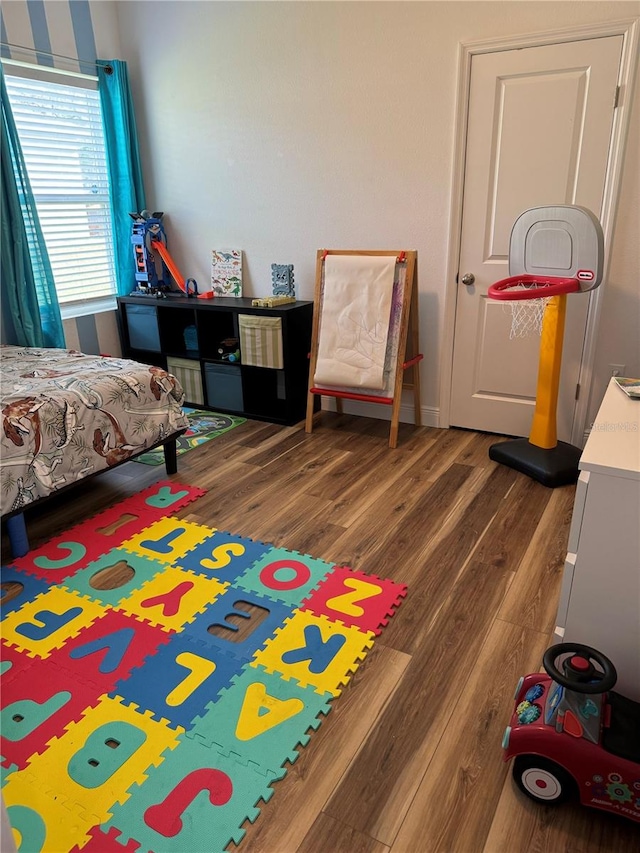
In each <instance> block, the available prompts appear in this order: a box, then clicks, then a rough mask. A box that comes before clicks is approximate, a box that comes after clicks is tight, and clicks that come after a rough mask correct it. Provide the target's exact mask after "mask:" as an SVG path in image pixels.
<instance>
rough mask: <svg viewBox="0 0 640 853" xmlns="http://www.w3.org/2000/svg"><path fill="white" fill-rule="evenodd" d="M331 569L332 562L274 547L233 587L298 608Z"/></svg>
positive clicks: (241, 576)
mask: <svg viewBox="0 0 640 853" xmlns="http://www.w3.org/2000/svg"><path fill="white" fill-rule="evenodd" d="M332 571H333V564H332V563H327V562H325V561H324V560H318V559H316V558H315V557H309V556H308V555H307V554H299V553H298V552H297V551H287V550H286V549H285V548H272V549H271V551H268V552H267V553H266V554H264V556H262V557H261V558H260V559H259V560H256V562H255V563H254V564H253V565H252V566H250V567H249V568H248V569H247V570H246V571H245V572H244V573H243V574H242V575H240V577H239V578H238V579H237V580H236V581H235V582H234V586H236V587H238V588H240V589H246V590H248V591H249V592H256V593H258V594H259V595H263V596H267V597H268V598H271V599H273V600H274V601H282V602H283V603H284V604H288V605H289V606H291V607H296V606H297V605H299V604H300V603H301V602H302V601H304V599H305V598H306V597H307V596H308V595H309V593H310V592H311V591H312V590H313V589H315V588H316V587H317V586H318V584H319V583H320V581H321V580H322V579H323V578H325V577H326V576H327V575H328V574H329V573H330V572H332Z"/></svg>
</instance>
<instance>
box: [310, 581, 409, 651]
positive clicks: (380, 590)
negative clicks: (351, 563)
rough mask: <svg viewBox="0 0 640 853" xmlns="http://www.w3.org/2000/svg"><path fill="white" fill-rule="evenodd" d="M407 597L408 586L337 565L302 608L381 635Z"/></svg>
mask: <svg viewBox="0 0 640 853" xmlns="http://www.w3.org/2000/svg"><path fill="white" fill-rule="evenodd" d="M406 594H407V586H406V584H401V583H396V582H395V581H392V580H385V579H382V578H379V577H377V576H376V575H368V574H365V573H364V572H358V571H353V570H352V569H349V568H347V567H345V566H336V567H335V568H334V570H333V572H332V573H331V574H330V575H327V577H325V578H324V579H323V580H322V581H321V582H320V584H319V585H318V588H317V589H316V590H314V591H313V592H312V593H311V595H310V596H309V597H308V598H306V599H305V601H303V603H302V609H303V610H310V611H311V612H312V613H315V614H316V616H326V617H327V618H328V619H331V620H332V621H333V622H342V624H343V625H348V626H355V627H356V628H359V629H360V630H361V631H373V633H374V634H376V635H379V634H381V633H382V628H383V627H384V626H385V625H387V624H388V622H389V619H390V618H391V617H392V616H393V614H394V612H395V608H396V607H398V605H399V604H400V602H401V600H402V599H403V598H404V597H405V595H406Z"/></svg>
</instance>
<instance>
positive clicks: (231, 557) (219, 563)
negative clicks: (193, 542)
mask: <svg viewBox="0 0 640 853" xmlns="http://www.w3.org/2000/svg"><path fill="white" fill-rule="evenodd" d="M241 548H242V549H243V551H242V553H238V551H240V549H241ZM272 549H273V546H272V545H268V544H265V543H264V542H256V541H254V540H253V539H246V538H245V537H243V536H235V535H234V534H233V533H227V532H226V531H223V530H216V531H215V533H213V535H212V536H209V537H207V539H205V540H204V542H202V543H201V544H200V545H198V546H197V547H195V548H194V549H193V550H192V551H189V552H188V553H186V554H185V555H184V556H183V557H180V558H179V559H178V560H177V561H176V562H177V563H178V564H179V565H180V566H182V567H183V568H185V569H190V570H191V571H192V572H195V573H196V574H199V575H205V576H206V577H214V578H215V579H216V580H219V581H221V582H222V583H233V582H234V581H235V580H236V578H237V577H238V576H239V575H241V574H242V573H243V572H244V571H246V570H247V569H248V568H249V566H251V565H252V564H253V563H254V562H255V561H256V560H258V559H260V557H262V556H263V555H264V554H266V553H267V552H269V551H271V550H272ZM202 561H208V563H207V562H205V563H204V565H203V562H202Z"/></svg>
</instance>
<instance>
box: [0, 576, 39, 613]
mask: <svg viewBox="0 0 640 853" xmlns="http://www.w3.org/2000/svg"><path fill="white" fill-rule="evenodd" d="M9 583H18V584H21V585H22V589H21V590H20V591H19V592H18V594H17V595H16V596H15V597H14V598H12V599H11V601H6V599H7V598H8V597H9V590H8V588H7V587H6V586H4V585H5V584H9ZM2 584H3V587H4V588H3V589H2V590H0V617H1V618H2V619H4V617H5V616H7V615H8V614H9V613H14V612H15V611H16V610H19V609H20V608H21V607H22V605H23V604H26V602H27V601H33V599H34V598H35V597H36V596H38V595H40V594H41V593H43V592H46V591H47V590H48V589H49V584H48V583H47V581H44V580H41V579H40V578H37V577H35V576H33V575H28V574H27V573H26V572H21V571H20V570H19V569H16V568H14V567H13V566H3V567H2Z"/></svg>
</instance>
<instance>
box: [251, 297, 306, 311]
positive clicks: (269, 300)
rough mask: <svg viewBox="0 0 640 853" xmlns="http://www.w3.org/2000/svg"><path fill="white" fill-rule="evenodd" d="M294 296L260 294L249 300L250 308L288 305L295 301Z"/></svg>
mask: <svg viewBox="0 0 640 853" xmlns="http://www.w3.org/2000/svg"><path fill="white" fill-rule="evenodd" d="M295 301H296V298H295V296H261V297H259V298H258V299H252V300H251V307H252V308H276V307H277V306H278V305H288V304H289V303H292V302H295Z"/></svg>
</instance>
